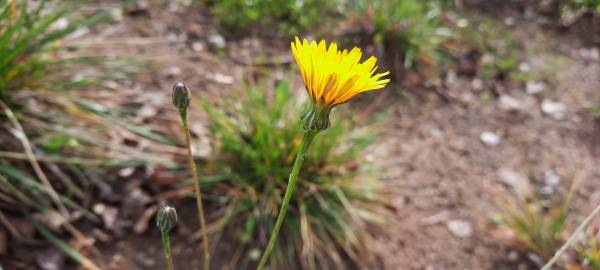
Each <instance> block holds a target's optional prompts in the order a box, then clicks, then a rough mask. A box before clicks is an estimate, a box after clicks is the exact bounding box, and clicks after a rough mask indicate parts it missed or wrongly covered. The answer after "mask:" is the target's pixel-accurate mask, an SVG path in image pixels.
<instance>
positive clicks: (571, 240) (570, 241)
mask: <svg viewBox="0 0 600 270" xmlns="http://www.w3.org/2000/svg"><path fill="white" fill-rule="evenodd" d="M598 213H600V204H598V206H596V208H595V209H594V210H593V211H592V212H591V213H590V215H589V216H587V217H586V218H585V220H584V221H583V223H581V225H579V227H577V230H575V232H574V233H573V234H572V235H571V237H569V239H568V240H567V242H565V244H564V245H563V246H562V247H560V249H559V250H558V251H557V252H556V253H555V254H554V257H552V259H550V260H549V261H548V262H547V263H546V264H545V265H544V267H542V269H541V270H550V267H552V265H554V264H555V263H556V261H557V260H558V258H560V256H561V255H562V254H563V253H565V251H567V249H568V248H569V247H570V246H571V245H573V243H574V242H575V240H577V236H578V235H579V234H580V233H581V232H583V231H584V230H585V228H586V227H587V225H588V224H589V223H590V222H591V221H592V219H593V218H594V216H596V215H597V214H598Z"/></svg>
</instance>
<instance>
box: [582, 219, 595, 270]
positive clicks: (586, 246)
mask: <svg viewBox="0 0 600 270" xmlns="http://www.w3.org/2000/svg"><path fill="white" fill-rule="evenodd" d="M585 239H586V240H585V241H584V242H583V243H582V244H581V245H580V246H579V247H578V248H577V253H578V254H579V257H580V258H581V259H582V262H581V264H583V266H584V267H587V268H584V269H592V270H600V235H599V234H598V229H597V228H596V229H593V230H591V231H590V232H589V233H588V234H587V235H586V237H585Z"/></svg>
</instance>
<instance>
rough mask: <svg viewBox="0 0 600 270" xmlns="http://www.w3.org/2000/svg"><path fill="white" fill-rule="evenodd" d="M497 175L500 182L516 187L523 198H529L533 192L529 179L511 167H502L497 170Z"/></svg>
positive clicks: (516, 190)
mask: <svg viewBox="0 0 600 270" xmlns="http://www.w3.org/2000/svg"><path fill="white" fill-rule="evenodd" d="M496 175H497V176H498V180H499V181H500V182H502V183H504V184H506V185H508V186H509V187H511V188H512V189H514V190H515V192H516V193H517V194H518V195H519V196H520V197H521V198H527V197H529V195H530V194H531V193H532V188H531V184H530V182H529V179H527V177H524V176H522V175H521V174H519V173H517V172H515V171H514V170H511V169H509V168H500V169H499V170H498V171H497V172H496Z"/></svg>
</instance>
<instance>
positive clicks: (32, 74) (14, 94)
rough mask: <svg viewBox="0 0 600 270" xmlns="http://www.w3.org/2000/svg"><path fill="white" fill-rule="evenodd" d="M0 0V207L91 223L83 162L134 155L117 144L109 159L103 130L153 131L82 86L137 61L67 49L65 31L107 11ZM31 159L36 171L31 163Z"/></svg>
mask: <svg viewBox="0 0 600 270" xmlns="http://www.w3.org/2000/svg"><path fill="white" fill-rule="evenodd" d="M0 2H1V3H0V127H1V128H0V206H2V208H3V209H13V210H14V212H10V213H11V214H15V215H18V214H22V213H23V212H31V213H33V214H36V215H37V214H39V215H45V216H53V218H51V220H61V224H66V223H69V222H70V221H71V220H69V218H70V217H71V214H73V213H74V212H77V213H79V214H77V215H73V216H81V214H83V216H84V217H86V218H87V219H88V220H90V221H92V222H98V221H99V219H98V217H96V216H95V215H94V214H93V213H91V212H90V211H88V210H87V209H86V207H85V205H83V204H82V201H83V200H84V199H85V197H86V195H85V193H86V191H87V188H88V187H90V186H91V183H90V180H89V178H88V177H97V175H95V174H94V173H93V172H92V171H93V170H87V169H88V168H89V167H88V166H90V165H91V166H93V167H99V166H104V165H115V163H121V162H124V161H126V159H127V157H133V156H135V155H139V153H136V154H133V153H132V152H133V150H132V148H130V147H127V146H123V148H122V149H119V150H118V151H117V152H120V153H119V154H116V152H115V154H116V155H115V156H120V158H114V159H112V160H111V157H113V156H111V155H110V154H108V153H109V152H111V151H108V149H110V148H111V147H112V146H111V136H110V134H109V133H108V131H107V130H109V129H110V130H112V131H113V132H114V131H115V129H118V130H120V131H119V132H124V131H128V132H131V133H134V134H139V135H140V136H142V135H144V134H145V135H147V136H151V135H156V134H152V133H151V132H149V131H147V130H143V129H142V128H140V127H138V126H134V125H131V124H128V123H127V122H126V121H125V120H119V119H117V117H115V115H116V114H119V115H121V116H122V115H124V113H123V112H122V111H120V110H111V109H110V108H107V107H105V106H103V105H101V103H100V102H98V101H97V100H96V99H101V98H99V97H98V96H94V97H90V95H89V92H88V91H86V90H89V89H90V88H93V90H96V91H100V90H106V89H108V88H107V87H104V85H105V84H106V83H107V81H109V80H110V81H114V80H120V79H124V78H127V77H128V76H130V75H131V74H132V73H134V72H137V71H138V69H139V67H140V66H141V65H140V63H135V62H133V61H127V60H123V59H114V58H108V57H76V56H70V55H73V54H75V48H73V47H70V48H68V49H67V48H66V46H63V44H62V41H63V39H64V38H65V37H67V36H68V35H69V34H72V33H74V32H76V31H78V30H83V29H85V28H87V27H91V26H94V25H97V24H99V23H100V22H102V21H104V20H105V19H106V18H108V17H107V15H106V13H104V12H95V14H86V13H85V12H83V11H81V10H80V9H78V8H77V6H76V5H75V4H73V2H70V1H65V2H61V1H0ZM82 12H83V13H82ZM28 145H29V146H30V147H27V146H28ZM28 148H30V149H31V153H28V152H27V151H24V150H25V149H28ZM121 150H123V151H121ZM32 160H37V161H38V162H39V164H40V166H39V167H40V168H39V171H35V172H34V170H32V164H34V163H35V162H33V161H32ZM127 165H131V164H127ZM44 176H45V177H44ZM43 178H47V179H48V182H47V183H46V182H45V181H43V180H42V179H43ZM102 179H110V176H106V177H102ZM55 190H56V192H57V193H58V195H56V193H54V192H55ZM56 197H57V198H56ZM6 213H9V212H8V211H7V212H6ZM58 217H60V219H59V218H58Z"/></svg>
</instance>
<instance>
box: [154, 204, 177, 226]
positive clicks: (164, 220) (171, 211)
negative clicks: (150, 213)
mask: <svg viewBox="0 0 600 270" xmlns="http://www.w3.org/2000/svg"><path fill="white" fill-rule="evenodd" d="M176 224H177V211H175V208H173V207H170V206H164V207H162V208H161V209H160V210H158V214H156V226H157V227H158V228H159V229H160V230H161V231H162V232H168V231H169V230H171V229H172V228H173V227H175V225H176Z"/></svg>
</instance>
